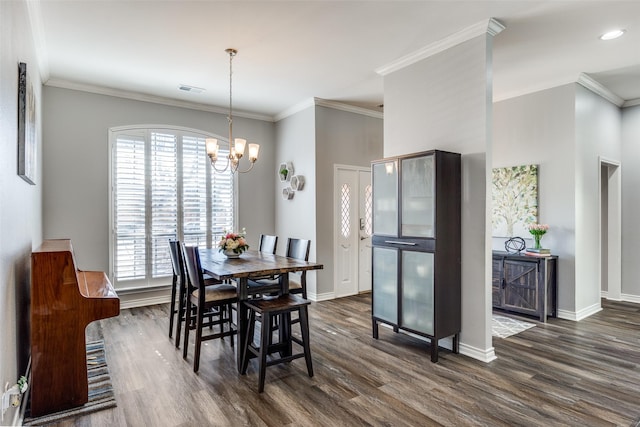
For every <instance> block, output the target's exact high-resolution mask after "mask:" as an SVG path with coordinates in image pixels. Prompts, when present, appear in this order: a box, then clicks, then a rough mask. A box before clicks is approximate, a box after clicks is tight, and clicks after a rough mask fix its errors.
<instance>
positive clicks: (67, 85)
mask: <svg viewBox="0 0 640 427" xmlns="http://www.w3.org/2000/svg"><path fill="white" fill-rule="evenodd" d="M45 86H51V87H58V88H62V89H70V90H78V91H81V92H89V93H95V94H98V95H106V96H114V97H116V98H124V99H131V100H133V101H141V102H150V103H153V104H161V105H167V106H170V107H179V108H189V109H191V110H198V111H206V112H209V113H218V114H229V110H228V109H225V108H222V107H216V106H215V105H206V104H199V103H197V102H188V101H179V100H177V99H171V98H164V97H161V96H154V95H145V94H142V93H137V92H129V91H125V90H120V89H113V88H107V87H102V86H95V85H87V84H82V83H75V82H71V81H68V80H61V79H49V80H48V81H47V82H46V83H45ZM233 116H234V117H244V118H247V119H254V120H262V121H265V122H273V121H274V119H273V117H272V116H267V115H264V114H255V113H248V112H243V111H238V110H233Z"/></svg>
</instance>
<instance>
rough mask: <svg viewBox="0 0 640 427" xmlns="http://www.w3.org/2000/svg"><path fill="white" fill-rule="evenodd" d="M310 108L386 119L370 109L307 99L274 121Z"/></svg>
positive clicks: (279, 115)
mask: <svg viewBox="0 0 640 427" xmlns="http://www.w3.org/2000/svg"><path fill="white" fill-rule="evenodd" d="M309 107H327V108H333V109H334V110H340V111H347V112H349V113H355V114H361V115H363V116H369V117H373V118H376V119H382V118H384V114H383V113H381V112H379V111H374V110H369V109H368V108H363V107H357V106H355V105H351V104H345V103H343V102H338V101H329V100H327V99H322V98H309V99H306V100H304V101H302V102H300V103H298V104H296V105H294V106H293V107H290V108H287V109H286V110H284V111H283V112H282V113H280V114H278V115H276V116H275V117H274V121H276V122H279V121H280V120H282V119H286V118H287V117H289V116H293V115H294V114H296V113H299V112H300V111H303V110H306V109H307V108H309Z"/></svg>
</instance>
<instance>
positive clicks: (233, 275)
mask: <svg viewBox="0 0 640 427" xmlns="http://www.w3.org/2000/svg"><path fill="white" fill-rule="evenodd" d="M200 265H201V267H202V270H203V271H204V272H205V273H207V274H209V275H210V276H212V277H213V278H215V279H218V280H226V279H241V278H251V277H258V276H269V275H278V274H284V273H291V272H295V271H305V270H321V269H322V268H323V265H322V264H318V263H315V262H309V261H305V260H301V259H296V258H289V257H285V256H281V255H272V254H268V253H264V252H259V251H254V250H248V251H245V252H243V253H242V254H241V255H240V257H239V258H227V257H226V256H225V255H224V254H223V253H221V252H219V251H218V249H215V248H212V249H201V250H200Z"/></svg>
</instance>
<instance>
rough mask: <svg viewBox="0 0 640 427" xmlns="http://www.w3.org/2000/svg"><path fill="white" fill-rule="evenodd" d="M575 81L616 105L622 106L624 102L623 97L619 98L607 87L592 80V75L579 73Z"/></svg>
mask: <svg viewBox="0 0 640 427" xmlns="http://www.w3.org/2000/svg"><path fill="white" fill-rule="evenodd" d="M576 83H578V84H579V85H581V86H583V87H585V88H587V89H589V90H590V91H591V92H593V93H595V94H596V95H600V96H601V97H603V98H604V99H606V100H607V101H609V102H611V103H612V104H615V105H617V106H618V107H622V106H623V105H624V103H625V101H624V99H622V98H620V97H619V96H618V95H616V94H615V93H613V92H611V91H610V90H609V89H607V88H606V87H605V86H603V85H602V84H601V83H599V82H597V81H596V80H594V79H593V77H591V76H589V75H588V74H586V73H580V75H579V76H578V80H577V81H576Z"/></svg>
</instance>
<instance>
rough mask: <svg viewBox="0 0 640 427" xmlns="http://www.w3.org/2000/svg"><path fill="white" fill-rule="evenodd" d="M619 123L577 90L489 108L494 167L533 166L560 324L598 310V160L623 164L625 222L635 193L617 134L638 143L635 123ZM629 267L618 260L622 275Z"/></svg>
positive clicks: (608, 108)
mask: <svg viewBox="0 0 640 427" xmlns="http://www.w3.org/2000/svg"><path fill="white" fill-rule="evenodd" d="M621 117H622V113H621V111H620V109H619V108H618V107H617V106H615V105H613V104H611V103H610V102H609V101H607V100H605V99H604V98H602V97H600V96H599V95H596V94H595V93H593V92H592V91H590V90H588V89H586V88H584V87H583V86H581V85H579V84H577V83H572V84H568V85H564V86H560V87H556V88H553V89H549V90H545V91H541V92H537V93H533V94H529V95H524V96H521V97H517V98H513V99H509V100H506V101H502V102H498V103H496V104H495V105H494V156H493V160H494V165H493V166H494V167H503V166H515V165H520V164H538V165H539V188H538V191H539V194H538V196H539V221H540V222H543V223H547V224H549V225H550V227H551V228H550V230H549V232H548V233H547V234H546V235H545V237H544V241H545V246H548V247H550V248H552V250H553V252H554V254H557V255H558V256H559V264H558V266H559V268H558V307H559V311H560V312H559V314H560V316H561V317H566V318H570V319H580V318H582V317H584V316H587V315H589V314H592V313H593V312H595V311H598V310H599V309H600V295H601V293H600V291H601V289H600V277H601V275H600V273H601V254H600V249H599V248H600V235H599V233H598V230H599V229H600V213H601V203H600V197H601V194H600V176H601V166H600V158H601V157H602V158H605V159H607V160H611V161H614V162H621V159H622V158H624V159H625V161H624V163H623V164H622V171H623V172H622V177H623V189H622V198H623V210H622V212H623V213H622V215H623V221H624V219H625V218H629V215H628V210H629V209H632V208H631V206H633V201H634V200H636V199H637V197H636V196H635V192H634V191H630V190H631V188H633V187H632V186H627V187H625V186H624V183H625V178H628V177H627V174H633V170H634V169H637V167H634V164H636V163H635V162H636V161H637V159H634V158H633V156H632V151H633V148H632V147H628V148H625V150H628V149H630V150H631V151H630V152H629V155H628V156H627V154H625V156H622V154H623V148H622V147H623V146H624V147H626V146H627V145H629V144H628V143H625V144H624V145H623V144H622V133H621V132H622V129H623V128H629V132H627V134H628V135H629V136H630V137H631V135H634V134H635V135H636V138H637V135H638V129H637V128H636V129H635V131H634V130H633V127H632V122H633V120H631V121H629V123H628V124H627V123H625V124H624V126H623V123H622V119H621ZM634 132H635V133H634ZM626 182H627V183H628V182H629V181H628V180H627V181H626ZM628 231H629V232H632V230H628ZM622 234H623V245H624V244H625V242H627V243H628V240H629V239H628V237H627V236H628V235H627V231H625V230H624V229H623V233H622ZM493 246H494V249H503V247H504V246H503V240H502V239H494V241H493ZM627 249H628V248H627ZM627 249H625V248H624V247H623V257H624V256H626V255H624V254H626V253H627ZM633 264H634V262H633V261H629V260H627V261H625V258H623V262H622V265H623V267H622V268H623V276H624V274H625V272H626V271H628V270H629V268H633ZM627 274H628V273H627ZM623 286H624V285H623ZM624 292H625V290H624V289H623V293H624Z"/></svg>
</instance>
